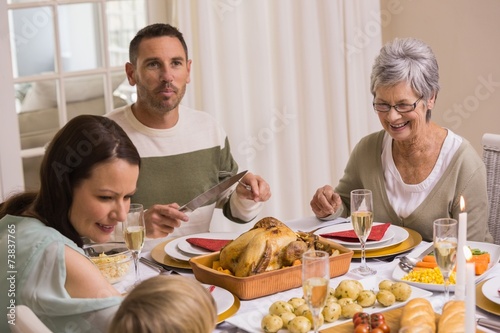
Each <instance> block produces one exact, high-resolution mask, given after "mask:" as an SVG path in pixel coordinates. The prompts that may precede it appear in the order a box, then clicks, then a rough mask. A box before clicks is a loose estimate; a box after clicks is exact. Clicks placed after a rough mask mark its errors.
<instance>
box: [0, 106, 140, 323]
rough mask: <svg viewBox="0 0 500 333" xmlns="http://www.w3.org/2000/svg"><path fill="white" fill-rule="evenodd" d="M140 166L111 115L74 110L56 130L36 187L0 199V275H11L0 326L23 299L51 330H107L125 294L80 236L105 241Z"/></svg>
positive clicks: (125, 203)
mask: <svg viewBox="0 0 500 333" xmlns="http://www.w3.org/2000/svg"><path fill="white" fill-rule="evenodd" d="M139 167H140V157H139V154H138V152H137V150H136V148H135V146H134V145H133V144H132V142H131V141H130V139H129V138H128V136H127V135H126V133H125V132H124V131H123V130H122V128H121V127H120V126H118V125H117V124H116V123H115V122H114V121H112V120H110V119H108V118H105V117H100V116H91V115H82V116H78V117H76V118H73V119H72V120H70V121H69V122H68V123H67V124H66V126H64V127H63V128H62V129H61V130H60V131H59V132H58V133H57V134H56V136H55V137H54V139H53V140H52V141H51V143H50V145H49V146H48V148H47V151H46V153H45V156H44V159H43V161H42V166H41V169H40V180H41V185H40V190H39V191H38V192H25V193H20V194H17V195H14V196H12V197H11V198H9V199H8V200H7V201H5V202H4V203H2V204H1V205H0V234H1V236H0V248H1V252H2V253H3V255H2V256H1V259H0V267H1V269H2V272H1V274H0V276H1V277H2V280H3V281H5V280H7V281H8V282H9V283H8V284H6V283H2V295H3V296H2V298H1V301H0V304H1V307H2V309H4V315H3V318H8V320H7V321H6V320H5V319H4V320H2V321H1V322H2V324H1V325H0V331H2V332H8V330H9V328H8V326H9V325H13V324H15V306H16V305H21V304H24V305H26V306H28V307H29V308H31V309H32V310H33V311H34V312H35V314H36V315H37V316H38V317H39V318H40V319H41V320H42V321H43V322H44V323H45V324H46V325H47V326H48V327H49V328H50V329H51V330H53V331H57V332H61V331H64V332H65V331H72V329H76V328H78V330H79V331H80V332H100V331H103V332H104V331H106V329H107V326H108V324H109V322H110V320H111V318H112V316H113V314H114V313H115V311H116V309H117V308H118V305H119V304H120V303H121V300H122V297H121V296H120V294H119V292H118V291H117V290H116V289H115V288H114V287H113V286H112V285H111V284H109V283H108V282H107V281H106V279H105V278H104V277H103V275H102V274H101V273H100V271H99V269H98V268H97V267H96V266H95V265H94V264H93V263H92V262H91V261H90V260H89V259H88V258H87V257H86V256H85V254H84V252H83V249H82V246H83V241H82V237H85V238H88V239H90V240H91V241H94V242H97V243H103V242H106V241H108V240H109V238H110V236H111V235H112V234H113V232H114V229H115V226H116V225H117V224H118V223H119V222H121V221H123V220H124V219H125V217H126V214H127V212H128V208H129V205H130V198H131V196H132V195H133V194H134V192H135V191H136V183H137V178H138V175H139ZM5 288H7V289H5ZM5 311H6V312H7V313H5Z"/></svg>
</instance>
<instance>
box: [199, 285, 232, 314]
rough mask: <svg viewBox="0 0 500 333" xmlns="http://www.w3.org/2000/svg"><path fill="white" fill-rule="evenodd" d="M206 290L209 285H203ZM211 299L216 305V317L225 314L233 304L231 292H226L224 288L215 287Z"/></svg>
mask: <svg viewBox="0 0 500 333" xmlns="http://www.w3.org/2000/svg"><path fill="white" fill-rule="evenodd" d="M203 286H205V287H206V288H209V287H210V285H209V284H203ZM212 297H213V298H214V300H215V304H216V305H217V315H220V314H221V313H224V312H226V311H227V310H229V308H231V306H233V304H234V296H233V294H231V292H229V291H227V290H226V289H224V288H221V287H217V286H215V288H214V290H213V291H212Z"/></svg>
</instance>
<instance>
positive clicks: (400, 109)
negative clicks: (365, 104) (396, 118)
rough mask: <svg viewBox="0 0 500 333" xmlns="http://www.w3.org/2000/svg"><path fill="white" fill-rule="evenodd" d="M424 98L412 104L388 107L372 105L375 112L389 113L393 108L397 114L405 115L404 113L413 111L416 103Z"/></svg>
mask: <svg viewBox="0 0 500 333" xmlns="http://www.w3.org/2000/svg"><path fill="white" fill-rule="evenodd" d="M423 97H424V96H422V97H420V98H419V99H417V100H416V101H415V103H413V104H404V103H400V104H395V105H390V104H387V103H373V109H374V110H375V111H377V112H389V111H391V108H394V110H396V111H397V112H399V113H406V112H411V111H413V110H415V108H416V107H417V104H418V102H420V100H421V99H422V98H423Z"/></svg>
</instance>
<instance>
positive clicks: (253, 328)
mask: <svg viewBox="0 0 500 333" xmlns="http://www.w3.org/2000/svg"><path fill="white" fill-rule="evenodd" d="M345 279H349V278H348V277H346V276H342V277H340V279H332V280H330V287H332V288H336V287H337V286H338V284H339V283H340V281H341V280H345ZM382 280H384V278H381V277H377V276H370V277H368V278H365V279H361V280H359V282H361V284H362V285H363V287H364V289H367V290H373V291H374V292H375V293H377V292H378V284H379V283H380V281H382ZM302 295H303V293H302V288H297V289H292V290H289V291H287V292H284V293H278V294H276V295H271V296H267V297H265V298H262V299H260V301H261V303H260V304H259V307H258V309H256V310H253V311H250V312H245V313H242V314H240V315H238V314H236V315H235V316H233V317H231V318H229V319H227V320H226V321H227V322H229V323H231V324H233V325H235V326H237V327H239V328H241V329H244V330H245V331H248V332H262V329H261V327H260V322H261V320H262V318H263V317H264V316H265V315H266V314H268V311H269V307H270V306H271V304H272V303H273V302H275V301H278V300H281V301H288V300H289V299H290V298H292V297H302ZM431 295H432V293H431V292H430V291H427V290H423V289H420V288H417V287H414V286H411V296H410V298H409V299H408V300H407V301H406V302H396V303H394V304H393V305H391V306H388V307H383V306H381V305H380V304H379V303H378V302H377V303H375V305H374V306H371V307H368V308H364V309H363V311H364V312H367V313H375V312H385V311H389V310H392V309H396V308H399V307H401V306H403V305H405V304H406V303H407V302H408V301H409V300H411V299H413V298H417V297H422V298H426V297H429V296H431ZM349 321H352V319H339V320H337V321H335V322H333V323H325V324H323V325H322V326H321V327H320V329H321V330H324V329H326V328H329V327H332V326H337V325H340V324H343V323H346V322H349ZM278 332H279V333H288V332H289V331H287V330H284V329H283V330H279V331H278Z"/></svg>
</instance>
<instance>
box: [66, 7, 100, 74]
mask: <svg viewBox="0 0 500 333" xmlns="http://www.w3.org/2000/svg"><path fill="white" fill-rule="evenodd" d="M58 13H59V15H58V24H59V40H60V48H61V54H60V57H61V62H62V70H63V72H73V71H84V70H89V69H95V68H99V67H103V66H104V60H103V57H102V54H103V53H102V38H101V36H102V28H101V26H102V24H101V22H100V20H99V17H100V14H99V6H98V4H96V3H79V4H71V5H61V6H59V7H58Z"/></svg>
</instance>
